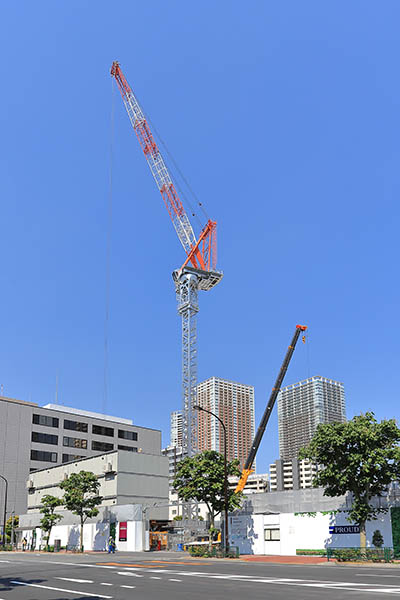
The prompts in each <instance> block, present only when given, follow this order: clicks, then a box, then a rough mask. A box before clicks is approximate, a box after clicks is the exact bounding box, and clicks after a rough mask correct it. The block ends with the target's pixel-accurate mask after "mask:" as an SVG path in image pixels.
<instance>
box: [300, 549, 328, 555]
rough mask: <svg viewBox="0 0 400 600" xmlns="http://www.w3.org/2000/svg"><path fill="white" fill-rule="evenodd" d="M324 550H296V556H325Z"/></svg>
mask: <svg viewBox="0 0 400 600" xmlns="http://www.w3.org/2000/svg"><path fill="white" fill-rule="evenodd" d="M326 554H327V553H326V550H325V549H322V550H296V555H297V556H326Z"/></svg>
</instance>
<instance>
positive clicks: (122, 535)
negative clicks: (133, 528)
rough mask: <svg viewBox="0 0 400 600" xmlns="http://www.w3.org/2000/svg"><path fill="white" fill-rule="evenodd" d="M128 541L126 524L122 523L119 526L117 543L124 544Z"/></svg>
mask: <svg viewBox="0 0 400 600" xmlns="http://www.w3.org/2000/svg"><path fill="white" fill-rule="evenodd" d="M127 539H128V523H127V521H123V522H121V523H120V524H119V541H120V542H126V540H127Z"/></svg>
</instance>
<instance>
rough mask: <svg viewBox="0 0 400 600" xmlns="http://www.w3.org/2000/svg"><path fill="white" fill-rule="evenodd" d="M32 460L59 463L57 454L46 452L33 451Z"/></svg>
mask: <svg viewBox="0 0 400 600" xmlns="http://www.w3.org/2000/svg"><path fill="white" fill-rule="evenodd" d="M31 460H42V461H44V462H52V463H55V462H57V452H44V450H31Z"/></svg>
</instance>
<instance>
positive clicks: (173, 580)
mask: <svg viewBox="0 0 400 600" xmlns="http://www.w3.org/2000/svg"><path fill="white" fill-rule="evenodd" d="M168 581H182V579H168Z"/></svg>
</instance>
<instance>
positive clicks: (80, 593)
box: [10, 581, 112, 599]
mask: <svg viewBox="0 0 400 600" xmlns="http://www.w3.org/2000/svg"><path fill="white" fill-rule="evenodd" d="M10 583H12V584H13V585H25V586H27V587H34V588H41V589H43V590H53V591H54V592H67V594H77V595H78V596H93V597H95V598H106V599H110V598H112V596H100V594H90V593H89V592H77V591H76V590H64V589H62V588H56V587H50V586H48V585H39V584H38V583H25V582H23V581H11V582H10Z"/></svg>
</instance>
